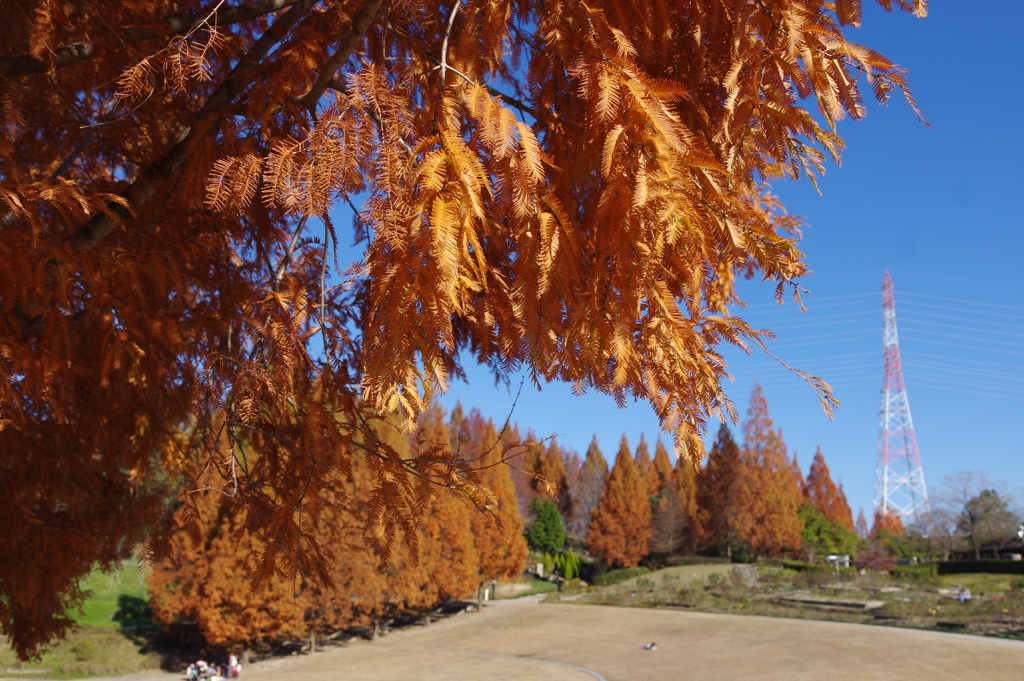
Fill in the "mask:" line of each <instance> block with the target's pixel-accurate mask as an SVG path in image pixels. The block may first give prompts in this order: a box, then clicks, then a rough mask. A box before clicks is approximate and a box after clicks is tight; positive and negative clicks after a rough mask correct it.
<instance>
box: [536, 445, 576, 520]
mask: <svg viewBox="0 0 1024 681" xmlns="http://www.w3.org/2000/svg"><path fill="white" fill-rule="evenodd" d="M539 474H540V477H541V478H542V479H543V481H544V482H543V483H542V484H543V485H544V490H545V492H546V493H547V496H550V497H552V498H553V499H554V500H555V505H556V506H558V512H559V513H561V514H562V517H563V518H569V517H571V516H572V497H571V496H570V495H569V479H568V475H567V474H566V471H565V462H564V461H563V460H562V450H561V449H559V447H558V443H557V442H555V441H554V440H553V439H552V440H551V442H550V443H548V447H547V451H546V452H544V458H543V460H542V461H541V464H540V471H539Z"/></svg>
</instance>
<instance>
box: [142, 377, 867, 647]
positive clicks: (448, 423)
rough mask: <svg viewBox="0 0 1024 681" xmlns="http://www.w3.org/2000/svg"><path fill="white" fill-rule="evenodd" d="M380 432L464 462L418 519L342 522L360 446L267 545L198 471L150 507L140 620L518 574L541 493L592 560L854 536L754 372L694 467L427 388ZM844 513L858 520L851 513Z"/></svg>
mask: <svg viewBox="0 0 1024 681" xmlns="http://www.w3.org/2000/svg"><path fill="white" fill-rule="evenodd" d="M380 437H381V438H382V439H385V440H387V442H388V444H389V445H390V446H391V447H392V448H393V449H394V451H395V452H397V453H398V454H399V455H400V456H403V457H408V458H414V457H415V456H417V455H424V454H425V453H429V452H434V451H442V450H444V451H449V452H454V453H455V454H456V455H457V456H458V457H459V458H460V459H462V460H465V461H469V462H472V466H471V467H472V468H473V469H474V470H475V471H476V472H475V473H474V474H473V475H472V476H471V480H469V481H468V482H467V483H466V484H465V485H463V486H461V487H459V488H458V489H454V490H451V489H447V488H446V486H443V485H441V486H437V487H436V489H434V490H433V492H432V494H431V495H430V496H429V502H428V503H427V504H426V505H425V507H424V508H423V509H421V511H422V514H423V515H422V523H421V524H420V525H419V526H418V527H416V528H408V531H407V534H406V536H405V537H404V540H403V543H404V549H403V550H400V551H397V552H395V553H394V554H393V555H392V556H390V559H389V560H387V561H386V563H385V564H384V565H383V566H382V565H381V561H380V558H379V556H378V555H377V554H375V553H374V551H373V550H372V548H371V547H372V545H373V544H374V541H375V539H379V537H374V536H373V531H372V530H367V529H366V528H367V527H368V526H367V524H366V523H363V522H359V520H360V519H361V518H365V516H366V514H367V513H372V512H373V510H374V497H373V494H374V492H373V490H374V486H373V485H372V484H371V475H370V466H372V465H373V462H372V459H371V458H370V457H359V456H354V457H353V459H352V461H353V463H352V466H351V470H346V471H336V472H335V474H334V475H333V476H327V477H326V480H325V484H324V485H323V487H322V491H321V493H320V494H319V496H318V497H317V498H316V499H309V500H308V503H306V504H305V505H300V506H299V508H300V517H299V518H298V519H297V527H298V528H299V530H298V531H299V532H300V537H301V540H300V542H299V547H300V550H298V551H296V552H295V555H293V556H287V557H285V559H284V560H283V561H282V560H281V556H276V555H275V552H276V550H277V549H276V546H275V541H274V532H273V528H271V531H264V532H262V533H261V534H259V536H257V535H256V534H255V533H254V532H250V525H255V524H254V523H252V520H253V515H254V509H252V508H240V507H239V506H238V502H237V498H236V497H234V496H233V495H232V494H231V493H230V490H231V485H230V484H229V481H226V480H212V481H211V480H206V479H203V478H202V475H199V476H198V478H199V479H201V480H202V481H203V486H202V487H201V488H196V489H195V490H194V491H193V492H191V493H190V495H189V499H188V503H186V504H182V505H181V506H180V507H179V508H178V509H177V511H176V512H175V513H174V514H173V515H172V516H171V517H170V518H169V519H168V521H167V522H168V523H170V524H171V525H172V529H171V531H172V533H173V534H174V536H175V539H176V541H175V544H174V546H175V549H174V550H173V551H172V552H170V553H169V554H167V555H163V556H159V557H157V558H156V560H155V562H154V568H153V571H152V573H151V575H150V580H149V586H150V592H151V606H152V608H153V611H154V613H155V616H156V618H157V620H158V621H160V622H161V623H162V624H163V625H164V626H165V627H166V628H168V629H170V630H172V631H173V630H177V631H179V632H184V633H188V632H191V633H192V634H196V633H198V634H199V636H201V637H202V639H203V640H204V641H205V643H206V644H208V645H211V646H223V647H228V648H232V647H233V648H239V649H241V648H244V647H246V646H252V645H259V644H271V643H274V642H280V641H282V640H295V639H297V638H303V639H305V638H308V637H310V636H312V637H313V638H314V639H315V638H316V637H317V636H326V635H330V634H332V633H333V632H337V631H340V630H343V629H347V628H352V627H357V626H375V625H376V624H379V623H380V622H386V621H387V620H388V619H390V618H392V617H394V616H396V615H400V614H403V613H409V612H424V611H430V610H431V609H432V608H435V607H437V606H438V605H439V604H441V603H443V602H445V601H448V600H451V599H457V598H463V597H466V596H467V595H469V594H472V593H473V592H474V591H475V590H476V589H477V588H479V586H480V584H481V583H483V582H484V581H485V580H500V581H513V580H516V579H518V577H519V576H520V574H521V573H522V571H523V569H524V567H525V564H526V558H527V554H528V546H527V534H528V532H527V531H526V530H528V529H529V525H530V523H531V522H532V521H534V519H535V518H534V517H535V516H536V515H537V513H536V509H537V508H538V507H539V506H541V505H548V506H551V505H553V506H554V507H555V508H557V511H558V522H559V523H561V522H563V521H564V523H565V528H566V529H567V530H568V535H569V538H570V541H571V542H574V543H575V544H576V545H577V546H578V547H579V548H583V549H585V550H586V551H587V552H588V553H589V554H590V556H591V557H592V558H594V559H596V560H597V561H599V563H600V564H603V565H605V566H607V567H632V566H635V565H637V564H638V563H640V562H641V561H643V560H644V559H645V558H647V557H649V556H652V555H656V556H661V557H669V556H674V555H680V554H690V553H705V554H713V555H721V556H733V557H734V558H735V557H737V556H735V553H736V552H738V551H739V552H744V553H745V554H746V555H747V556H748V557H778V556H784V555H792V556H796V555H798V554H800V553H801V552H805V553H806V552H807V551H808V550H810V551H812V552H813V551H829V552H834V551H840V552H846V551H849V550H851V549H852V548H853V547H854V546H855V545H856V541H857V535H856V533H855V530H856V529H857V528H855V525H854V522H853V519H852V516H851V512H850V508H849V505H848V503H847V501H846V497H845V495H844V494H843V490H842V487H841V486H837V485H836V484H835V483H834V482H833V481H832V479H831V476H830V474H829V470H828V466H827V465H826V464H825V460H824V457H823V455H822V454H821V452H820V451H819V452H818V453H817V454H816V455H815V457H814V461H813V463H812V464H811V468H810V471H809V474H808V476H807V478H806V479H804V478H803V475H802V473H801V471H800V468H799V466H798V465H797V462H796V457H795V456H794V457H793V458H792V459H791V458H790V457H789V456H788V454H787V452H786V446H785V444H784V442H783V439H782V434H781V431H779V430H777V429H774V428H773V424H772V421H771V418H770V416H769V414H768V405H767V401H766V400H765V398H764V395H763V393H762V391H761V389H760V387H756V386H755V388H754V392H753V394H752V396H751V404H750V409H749V412H748V418H747V419H746V421H745V422H744V424H743V442H742V444H740V443H737V442H736V441H735V440H734V438H733V436H732V433H731V431H730V429H729V428H728V427H727V426H724V425H723V426H722V427H721V429H720V430H719V432H718V435H717V438H716V440H715V442H714V446H713V447H712V449H711V451H710V453H709V455H708V457H707V459H706V461H705V462H703V465H700V466H694V465H693V464H691V463H690V462H689V461H688V460H687V459H686V458H685V457H680V458H678V459H677V460H676V462H675V464H674V465H673V463H672V462H671V460H670V458H669V454H668V450H667V448H666V447H665V445H664V444H663V443H662V442H661V440H660V439H659V440H658V441H657V442H656V444H655V447H654V455H653V457H652V456H651V454H650V452H649V448H648V444H647V442H646V441H645V440H644V439H643V438H641V440H640V443H639V445H638V446H637V448H636V450H635V452H633V451H631V450H630V446H629V443H628V441H627V439H626V437H625V435H624V436H623V438H622V441H621V442H620V444H619V449H618V453H617V454H616V456H615V460H614V463H613V465H612V466H611V468H610V470H609V468H608V465H607V462H606V460H605V458H604V456H603V454H602V453H601V451H600V448H599V445H598V442H597V439H596V437H595V439H594V441H593V442H591V444H590V446H589V448H588V449H587V452H586V455H585V457H584V458H583V459H582V460H581V459H580V457H579V455H578V454H576V453H575V452H574V451H572V450H566V451H563V450H562V449H561V448H560V447H559V445H558V444H557V442H556V441H554V440H553V439H551V440H548V441H545V442H537V441H536V438H535V437H534V436H533V435H532V434H527V436H526V437H525V438H523V437H521V436H520V434H519V432H518V431H517V429H516V428H515V427H514V426H513V427H506V428H503V429H499V428H498V427H496V426H495V424H494V422H493V421H492V420H490V419H485V418H484V417H483V416H482V415H481V414H480V412H479V411H478V410H476V409H474V410H472V411H470V412H469V414H465V413H464V411H463V410H462V408H461V407H456V408H455V410H454V411H453V412H452V413H451V414H450V415H446V414H445V413H444V411H443V409H442V408H441V407H440V406H439V405H437V404H434V405H432V406H431V407H430V409H429V410H428V411H427V413H426V414H425V416H424V418H423V419H422V420H421V423H420V430H419V432H418V433H417V434H416V436H415V437H407V436H406V435H404V434H403V433H401V432H400V431H399V430H398V429H397V428H393V427H390V428H382V432H381V434H380ZM236 446H239V447H241V446H243V445H242V444H240V443H236ZM230 482H232V483H233V484H238V482H237V481H230ZM447 487H453V485H448V486H447ZM455 487H458V486H455ZM466 497H469V499H470V500H473V501H476V502H477V503H476V504H475V505H474V504H473V503H469V502H467V499H466ZM538 499H542V500H550V501H543V502H541V503H538ZM481 507H485V508H486V509H487V510H486V511H482V510H481ZM858 521H859V522H858V525H864V524H865V523H864V519H863V513H862V514H861V517H860V518H859V519H858ZM879 522H884V519H882V521H880V520H879V519H876V525H877V524H878V523H879ZM370 527H372V524H371V525H370ZM860 529H861V532H862V533H863V532H864V529H863V527H862V528H860ZM535 548H539V549H544V548H546V547H543V546H537V547H535ZM274 558H276V560H274ZM281 565H284V568H283V569H282V568H281ZM275 566H276V567H275ZM289 568H290V569H289ZM275 570H276V573H275V572H274V571H275Z"/></svg>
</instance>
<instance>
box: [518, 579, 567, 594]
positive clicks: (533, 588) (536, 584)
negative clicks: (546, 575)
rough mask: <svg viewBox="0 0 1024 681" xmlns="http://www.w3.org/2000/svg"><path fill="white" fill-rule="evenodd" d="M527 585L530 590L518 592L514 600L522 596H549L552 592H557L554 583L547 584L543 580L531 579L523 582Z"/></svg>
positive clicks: (556, 586)
mask: <svg viewBox="0 0 1024 681" xmlns="http://www.w3.org/2000/svg"><path fill="white" fill-rule="evenodd" d="M524 583H525V584H527V585H529V587H530V588H528V589H526V590H524V591H519V592H517V593H516V595H515V598H522V597H523V596H536V595H537V594H549V593H552V592H554V591H558V585H557V584H555V583H554V582H548V581H546V580H543V579H531V580H528V581H525V582H524Z"/></svg>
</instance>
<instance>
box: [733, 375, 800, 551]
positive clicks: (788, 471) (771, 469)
mask: <svg viewBox="0 0 1024 681" xmlns="http://www.w3.org/2000/svg"><path fill="white" fill-rule="evenodd" d="M743 433H744V442H743V449H742V450H741V452H740V464H741V466H740V476H739V485H738V488H737V495H736V496H737V500H736V504H737V508H738V512H737V514H736V517H735V527H736V532H737V534H738V535H739V536H740V537H741V538H743V539H744V540H746V541H747V542H749V543H750V546H751V547H752V548H753V549H754V552H755V553H756V554H757V555H760V556H766V557H769V558H771V557H777V556H779V555H782V554H784V553H787V552H795V551H798V550H799V549H800V546H801V537H800V533H801V532H802V531H803V521H802V520H801V519H800V516H799V515H798V514H797V511H798V509H799V508H800V504H801V503H802V502H803V494H802V493H801V491H800V483H799V480H798V479H797V477H796V476H795V475H794V471H793V465H792V462H791V461H790V460H789V457H788V456H787V455H786V444H785V442H783V440H782V431H779V430H774V429H772V420H771V417H770V416H769V415H768V401H767V400H765V398H764V393H763V392H762V390H761V386H760V384H758V383H754V388H753V390H752V391H751V394H750V409H749V410H748V411H747V420H746V421H745V422H744V423H743Z"/></svg>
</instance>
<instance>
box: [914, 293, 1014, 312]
mask: <svg viewBox="0 0 1024 681" xmlns="http://www.w3.org/2000/svg"><path fill="white" fill-rule="evenodd" d="M897 293H899V294H900V295H901V296H914V297H917V298H931V299H932V300H944V301H946V302H947V303H964V304H965V305H987V306H989V307H1000V308H1003V309H1006V310H1019V311H1020V312H1024V307H1017V306H1016V305H1003V304H1002V303H986V302H982V301H978V300H961V299H959V298H946V297H944V296H933V295H929V294H927V293H912V292H910V291H897Z"/></svg>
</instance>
